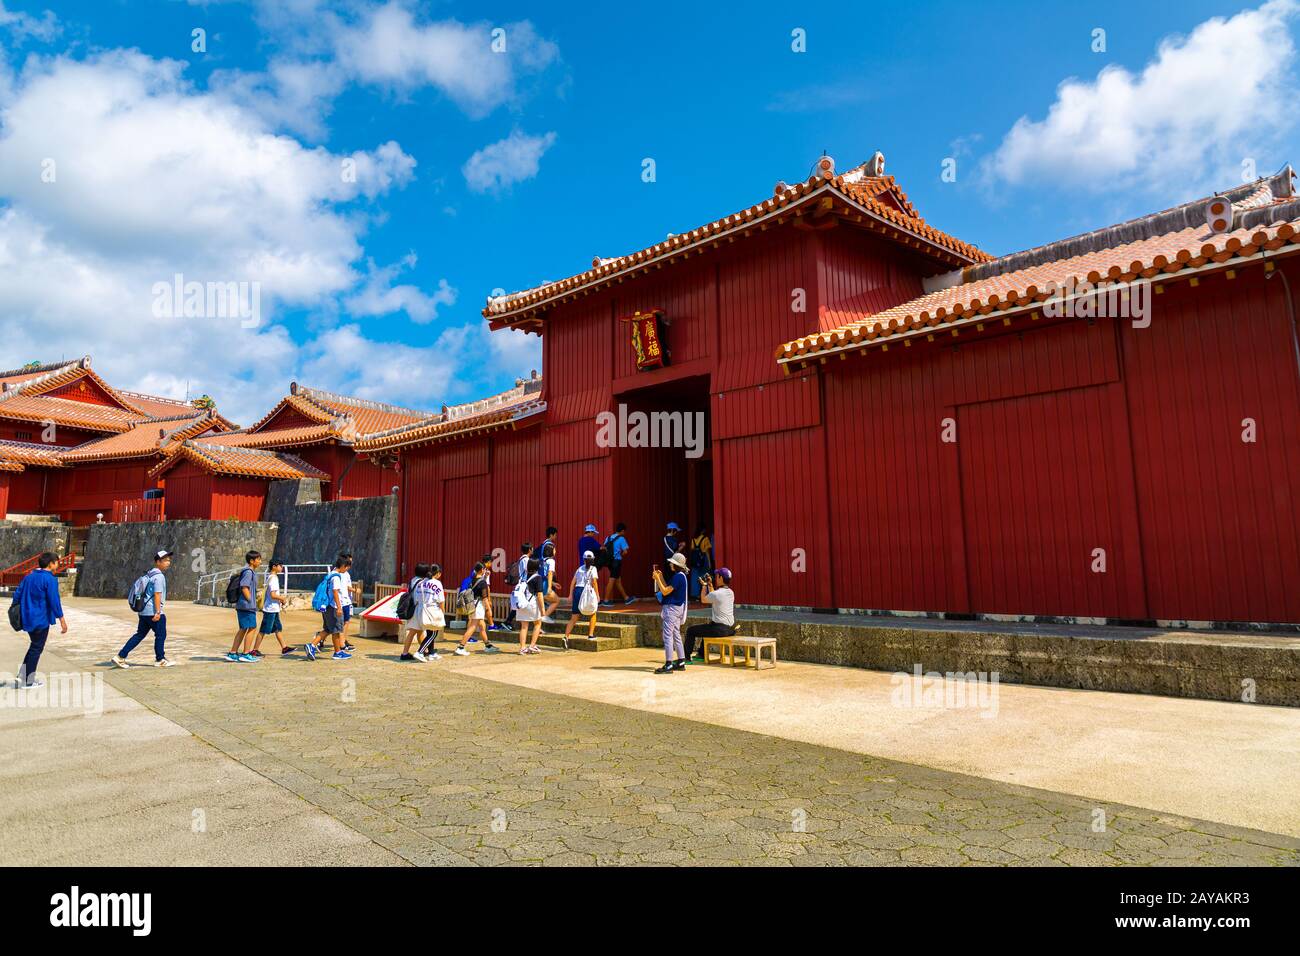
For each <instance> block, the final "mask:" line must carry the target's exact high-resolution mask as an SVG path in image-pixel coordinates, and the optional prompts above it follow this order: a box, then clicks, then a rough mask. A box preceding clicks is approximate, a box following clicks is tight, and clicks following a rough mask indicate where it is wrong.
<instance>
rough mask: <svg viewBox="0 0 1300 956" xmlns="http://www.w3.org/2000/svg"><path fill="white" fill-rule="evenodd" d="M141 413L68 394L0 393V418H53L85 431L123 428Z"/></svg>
mask: <svg viewBox="0 0 1300 956" xmlns="http://www.w3.org/2000/svg"><path fill="white" fill-rule="evenodd" d="M141 417H142V416H141V415H140V413H139V412H135V411H128V410H127V409H125V408H115V407H113V406H111V405H91V404H89V403H87V402H77V401H73V400H72V399H68V398H52V397H50V396H48V395H26V394H23V393H21V392H12V393H9V394H7V395H4V396H0V418H11V419H16V420H18V421H24V422H47V421H49V422H54V424H56V425H67V426H68V427H69V428H84V429H86V430H87V431H101V432H124V431H126V430H127V429H129V428H130V427H131V426H132V424H134V423H135V422H137V421H139V420H140V418H141Z"/></svg>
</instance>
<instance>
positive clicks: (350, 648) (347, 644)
mask: <svg viewBox="0 0 1300 956" xmlns="http://www.w3.org/2000/svg"><path fill="white" fill-rule="evenodd" d="M343 649H344V650H345V651H347V652H348V653H349V654H352V653H354V652H355V651H356V647H355V646H354V645H353V643H352V642H351V641H344V642H343Z"/></svg>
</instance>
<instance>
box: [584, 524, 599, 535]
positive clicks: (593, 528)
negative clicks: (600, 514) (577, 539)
mask: <svg viewBox="0 0 1300 956" xmlns="http://www.w3.org/2000/svg"><path fill="white" fill-rule="evenodd" d="M582 530H583V532H587V531H590V532H591V533H592V534H595V533H596V526H595V525H594V524H589V525H587V527H585V528H583V529H582Z"/></svg>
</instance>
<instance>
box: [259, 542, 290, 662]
mask: <svg viewBox="0 0 1300 956" xmlns="http://www.w3.org/2000/svg"><path fill="white" fill-rule="evenodd" d="M283 571H284V562H283V561H279V560H277V559H275V558H272V559H271V564H270V566H268V567H267V569H266V575H265V578H264V580H265V584H264V585H263V590H262V602H261V603H262V626H261V627H260V628H258V629H257V643H256V644H254V645H253V656H254V657H261V656H262V641H263V640H265V639H266V635H268V634H274V635H275V640H276V643H278V644H279V645H280V656H281V657H288V656H289V655H290V654H292V653H293V652H294V651H295V650H297V648H295V647H294V646H293V645H292V644H285V643H284V638H283V637H281V636H280V632H281V631H283V630H284V624H282V623H281V621H280V610H281V608H282V607H283V606H284V605H283V604H282V603H281V601H280V579H279V577H278V576H277V575H279V574H280V573H282V572H283Z"/></svg>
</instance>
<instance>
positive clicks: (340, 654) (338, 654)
mask: <svg viewBox="0 0 1300 956" xmlns="http://www.w3.org/2000/svg"><path fill="white" fill-rule="evenodd" d="M330 660H334V661H350V660H352V655H351V654H349V653H348V652H347V651H335V652H334V656H333V657H331V658H330Z"/></svg>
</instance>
